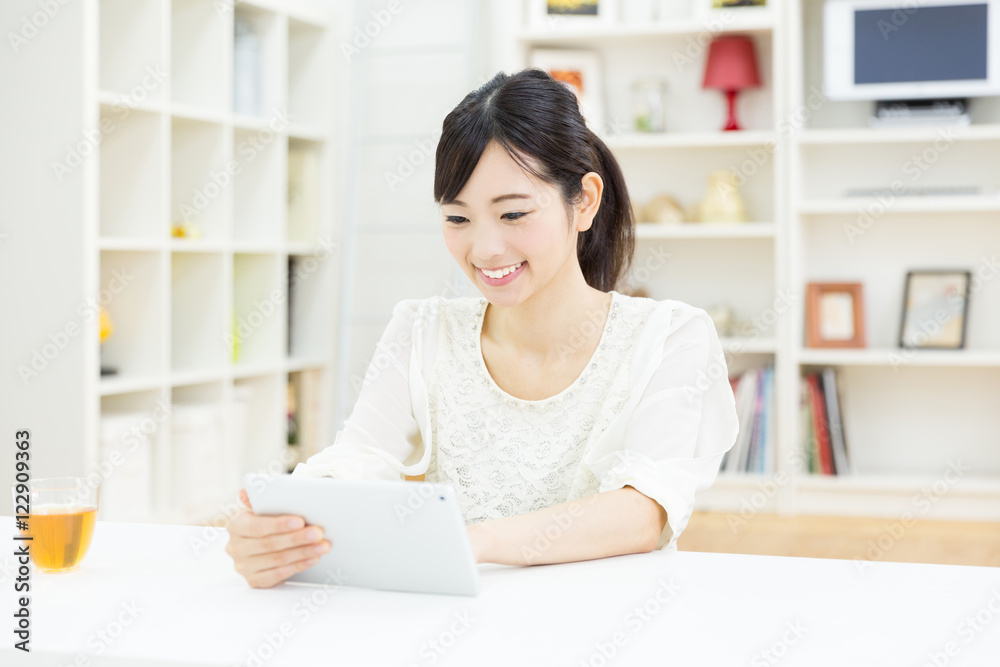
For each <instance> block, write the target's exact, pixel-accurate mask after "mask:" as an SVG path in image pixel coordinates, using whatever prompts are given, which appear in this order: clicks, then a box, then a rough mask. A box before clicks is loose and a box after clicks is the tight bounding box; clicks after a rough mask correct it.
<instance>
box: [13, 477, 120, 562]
mask: <svg viewBox="0 0 1000 667" xmlns="http://www.w3.org/2000/svg"><path fill="white" fill-rule="evenodd" d="M11 492H12V493H13V494H14V513H15V521H16V522H17V527H18V528H19V529H20V532H21V535H22V536H25V537H30V538H31V539H30V540H24V541H23V542H22V543H24V544H27V545H28V553H29V555H30V556H31V561H32V562H33V563H34V564H35V569H36V570H37V571H39V572H73V571H74V570H77V569H79V567H80V561H82V560H83V557H84V556H85V555H86V554H87V549H89V548H90V541H91V538H92V537H93V536H94V525H95V523H96V522H97V507H98V501H99V499H100V495H101V484H100V482H99V481H96V480H94V479H89V480H88V479H87V478H84V477H49V478H45V479H33V480H31V481H29V482H22V483H18V484H13V485H11ZM25 509H27V510H28V512H27V518H23V516H24V510H25Z"/></svg>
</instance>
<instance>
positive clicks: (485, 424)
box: [292, 291, 739, 549]
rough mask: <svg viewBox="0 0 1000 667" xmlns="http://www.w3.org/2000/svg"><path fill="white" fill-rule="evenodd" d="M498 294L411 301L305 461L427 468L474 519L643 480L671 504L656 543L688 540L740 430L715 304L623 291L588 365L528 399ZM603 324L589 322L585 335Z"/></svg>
mask: <svg viewBox="0 0 1000 667" xmlns="http://www.w3.org/2000/svg"><path fill="white" fill-rule="evenodd" d="M485 306H486V300H485V299H482V298H471V297H467V298H458V299H445V298H442V297H431V298H428V299H410V300H405V301H401V302H400V303H398V304H397V305H396V307H395V309H394V310H393V316H392V320H391V321H390V322H389V325H388V326H387V327H386V330H385V333H384V334H383V335H382V338H381V340H379V342H378V345H377V347H376V351H375V355H374V356H373V358H372V361H371V363H370V364H369V367H368V371H367V373H366V375H365V379H364V382H363V384H362V388H361V393H360V395H359V397H358V400H357V403H356V404H355V406H354V410H353V412H352V413H351V416H350V417H349V418H348V419H347V421H346V422H345V423H344V428H343V429H342V430H341V431H339V432H338V433H337V437H336V441H335V442H334V444H333V445H331V446H330V447H327V448H326V449H324V450H323V451H321V452H319V453H318V454H316V455H314V456H312V457H310V458H309V460H308V461H306V462H304V463H299V464H298V466H296V468H295V470H294V471H293V473H292V474H293V475H305V476H313V477H321V476H332V477H340V478H356V479H387V480H399V479H402V477H403V475H408V476H416V475H422V474H423V475H425V480H426V481H428V482H444V483H450V484H451V485H452V486H453V487H454V488H455V491H456V495H457V497H458V499H459V502H460V504H461V507H462V511H463V516H464V518H465V521H466V523H474V522H477V521H484V520H487V519H494V518H500V517H506V516H513V515H517V514H522V513H525V512H532V511H535V510H539V509H542V508H545V507H549V506H551V505H555V504H558V503H562V502H566V501H568V500H573V499H576V498H580V497H583V496H587V495H590V494H594V493H601V492H604V491H611V490H614V489H620V488H622V487H624V486H625V485H630V486H632V487H634V488H635V489H636V490H638V491H639V492H641V493H643V494H644V495H646V496H648V497H649V498H652V499H653V500H655V501H656V502H657V503H659V504H660V505H661V506H662V507H663V508H664V509H665V510H666V512H667V525H666V526H665V527H664V530H663V533H662V534H661V535H660V539H659V542H658V544H657V548H658V549H676V540H677V537H678V536H679V535H680V534H681V531H683V530H684V527H685V526H686V525H687V522H688V520H689V519H690V517H691V510H692V508H693V506H694V497H695V493H697V492H698V491H701V490H703V489H707V488H708V487H709V486H711V484H712V482H713V481H714V479H715V475H716V473H717V472H718V470H719V464H720V462H721V460H722V456H723V455H724V454H725V453H726V452H727V451H728V450H729V449H730V447H732V446H733V444H734V443H735V441H736V435H737V432H738V430H739V426H738V423H737V417H736V405H735V400H734V397H733V392H732V390H731V388H730V384H729V380H728V370H727V367H726V360H725V356H724V354H723V352H722V346H721V344H720V342H719V338H718V335H717V334H716V331H715V326H714V324H713V322H712V320H711V319H710V318H709V316H708V314H707V313H706V312H705V311H704V310H703V309H701V308H695V307H693V306H690V305H688V304H686V303H683V302H680V301H675V300H669V299H668V300H665V301H654V300H652V299H647V298H639V297H630V296H627V295H624V294H620V293H618V292H616V291H612V292H611V310H610V313H607V314H606V315H602V317H601V318H600V319H602V320H603V327H604V328H603V331H602V334H601V339H600V343H599V344H598V346H597V349H596V350H595V351H594V354H593V356H592V357H591V359H590V361H589V362H588V363H587V366H586V367H585V369H584V371H583V373H582V374H581V375H580V376H579V377H578V378H577V379H576V380H575V381H574V382H573V383H572V384H571V385H570V386H569V387H567V388H566V389H564V390H563V391H561V392H559V393H558V394H556V395H555V396H551V397H549V398H546V399H543V400H539V401H529V400H524V399H520V398H517V397H515V396H511V395H510V394H507V393H506V392H505V391H503V390H502V389H500V387H499V386H498V385H497V384H496V382H495V381H494V380H493V378H492V377H491V376H490V374H489V372H488V370H487V368H486V364H485V363H484V361H483V354H482V348H481V343H480V340H481V339H480V337H481V333H482V324H483V317H484V312H485ZM600 324H601V322H599V321H598V322H596V323H594V324H592V325H589V324H585V325H583V326H582V327H581V332H580V333H581V334H584V335H582V336H581V340H582V339H583V338H586V335H585V334H586V331H583V329H585V328H586V326H594V327H597V326H599V325H600ZM568 344H569V345H572V338H571V339H570V341H569V342H568Z"/></svg>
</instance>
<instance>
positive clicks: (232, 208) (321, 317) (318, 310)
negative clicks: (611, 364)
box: [81, 0, 344, 523]
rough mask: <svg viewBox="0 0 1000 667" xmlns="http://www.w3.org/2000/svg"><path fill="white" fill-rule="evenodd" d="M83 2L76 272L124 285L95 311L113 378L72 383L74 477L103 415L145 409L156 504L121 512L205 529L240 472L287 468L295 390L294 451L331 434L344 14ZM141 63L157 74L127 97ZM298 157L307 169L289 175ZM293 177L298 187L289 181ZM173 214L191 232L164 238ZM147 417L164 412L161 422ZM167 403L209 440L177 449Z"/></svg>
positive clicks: (264, 4) (308, 8)
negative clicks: (250, 64) (82, 142)
mask: <svg viewBox="0 0 1000 667" xmlns="http://www.w3.org/2000/svg"><path fill="white" fill-rule="evenodd" d="M86 4H88V7H87V9H86V11H87V12H90V13H91V14H90V15H92V16H95V17H96V20H95V22H94V23H93V25H92V27H91V28H90V29H89V32H88V33H86V34H85V40H84V44H85V48H87V49H93V53H94V55H93V57H92V58H90V59H89V60H87V59H86V58H85V62H91V63H93V66H94V69H95V71H94V74H93V76H91V77H85V82H86V83H87V87H86V90H85V94H84V97H83V99H84V107H85V108H84V109H82V110H81V112H82V113H83V114H84V117H85V118H93V119H95V120H96V121H97V122H100V121H102V120H105V121H107V122H108V123H110V124H111V126H112V127H113V131H111V132H109V133H108V134H107V136H106V137H105V138H104V140H103V141H102V142H101V145H100V149H99V156H98V157H97V158H95V160H94V161H93V165H87V166H86V167H85V168H92V169H93V170H94V175H95V177H94V178H92V179H91V180H90V181H89V184H88V187H91V188H93V191H94V192H93V196H92V197H90V198H89V201H92V202H93V204H92V206H90V208H89V209H87V210H86V211H85V215H87V216H93V219H94V220H95V221H96V224H95V225H94V226H93V227H92V229H93V230H94V232H93V234H92V238H90V239H89V242H88V243H86V244H85V246H84V250H83V252H84V254H85V260H84V267H85V271H86V272H92V273H91V275H92V276H93V284H96V285H98V288H99V289H104V288H105V287H106V286H107V285H108V283H109V281H110V280H111V278H112V277H113V276H114V272H116V271H119V272H121V271H124V272H125V273H127V274H128V275H130V276H132V279H131V281H130V282H129V283H128V285H127V287H126V288H125V289H124V290H122V291H121V293H120V294H117V295H115V296H114V298H113V299H112V300H111V302H110V304H109V305H108V311H109V314H110V316H111V320H112V322H113V325H114V332H113V334H112V336H111V338H110V339H109V340H108V342H106V343H105V344H104V345H103V347H102V349H101V352H100V360H101V363H102V364H104V365H110V366H114V367H115V368H116V369H117V371H118V372H117V374H116V375H113V376H105V377H98V371H97V364H96V363H93V364H91V363H88V364H87V368H86V369H85V373H84V376H85V383H84V401H85V404H86V405H87V406H88V409H91V410H93V412H92V413H91V417H90V418H89V422H90V423H91V424H92V426H93V427H92V428H90V429H88V432H87V433H86V434H85V436H84V438H83V443H84V444H83V447H84V456H83V457H82V459H83V467H84V470H87V471H89V470H91V469H92V468H93V467H94V465H95V464H99V463H100V459H101V450H100V445H101V435H100V434H101V425H102V423H103V422H104V420H105V419H108V418H111V417H114V416H116V415H120V414H125V413H128V414H139V415H146V416H148V417H150V418H152V419H154V420H155V421H156V430H155V434H154V435H153V437H152V438H151V441H150V447H151V454H152V462H153V465H152V466H151V470H150V478H149V479H148V487H149V488H150V489H151V490H152V495H153V502H152V504H151V505H150V506H149V507H148V508H147V509H146V511H145V512H144V513H143V514H142V515H141V516H138V517H132V518H133V519H137V520H143V521H154V522H159V521H165V522H178V523H184V522H207V521H213V520H218V518H219V517H221V516H224V514H223V504H225V503H227V502H230V501H232V500H233V499H234V498H235V497H236V493H237V491H238V489H239V486H240V483H241V480H242V475H243V473H245V472H251V471H270V472H279V471H281V470H284V469H285V467H284V466H287V462H288V456H287V453H286V447H287V443H286V438H287V431H286V427H287V424H286V421H287V407H288V406H287V385H288V383H289V380H290V378H292V379H295V378H296V377H297V376H300V375H308V376H309V384H310V386H311V387H313V388H314V389H313V392H314V400H316V401H318V404H316V405H314V406H313V408H312V409H313V411H314V413H315V414H317V415H320V417H321V419H320V420H319V423H316V424H311V425H310V427H309V434H308V442H303V445H302V447H301V448H299V449H307V450H316V449H319V448H322V447H323V446H325V444H326V442H325V441H326V440H327V438H328V436H329V432H330V426H331V424H330V423H329V417H328V416H327V415H332V411H333V407H332V406H333V404H334V391H333V390H334V386H335V378H334V376H335V364H334V359H335V353H336V349H337V342H336V328H335V326H334V322H335V321H336V318H337V307H338V306H337V296H336V295H337V291H338V286H337V276H338V273H339V270H340V269H339V265H340V260H341V258H340V257H339V252H333V253H330V252H328V250H327V249H328V248H330V247H333V248H335V249H336V248H339V243H338V234H339V224H338V223H336V216H335V213H334V206H335V205H336V201H335V199H334V197H335V195H334V193H333V192H332V191H333V190H334V185H335V183H336V174H335V170H336V168H337V164H336V163H335V158H336V155H337V154H338V151H339V150H340V149H339V146H338V145H337V143H336V142H337V141H338V137H339V134H338V132H337V130H338V128H339V126H338V122H339V121H338V116H337V114H338V111H339V110H338V108H337V107H336V106H335V105H334V103H333V102H334V99H335V95H336V93H335V91H336V90H337V88H338V86H343V85H344V81H343V76H342V72H340V71H339V67H340V65H339V62H338V54H337V52H336V44H337V43H338V42H337V40H338V39H339V33H338V30H339V27H338V21H337V18H338V16H337V15H336V14H335V13H334V12H332V11H327V10H326V9H324V8H323V7H322V6H321V5H319V4H318V3H305V2H290V3H285V2H276V1H271V0H252V1H246V2H242V1H241V2H237V3H235V4H234V3H230V2H215V1H213V0H88V2H87V3H86ZM237 18H239V19H243V20H245V21H246V23H247V25H249V26H251V27H252V30H253V33H254V35H255V36H256V38H257V41H258V44H259V65H260V67H259V77H258V78H257V87H258V95H259V107H258V110H259V113H258V114H256V115H247V114H245V113H239V114H237V113H235V112H234V106H233V105H234V84H233V79H234V21H235V20H236V19H237ZM148 68H153V71H161V72H164V73H166V75H165V76H162V77H161V78H162V81H160V82H159V83H157V84H156V85H155V86H154V87H152V88H151V89H150V90H148V91H147V92H146V94H144V95H143V99H142V100H141V101H138V102H136V101H135V100H134V97H135V96H134V93H133V91H135V90H136V87H137V86H141V85H142V82H143V78H144V76H146V75H147V74H148V71H149V70H148ZM148 80H149V79H148V77H147V81H148ZM123 100H125V102H124V103H125V104H126V105H127V106H123ZM285 112H287V113H288V114H289V115H290V117H291V122H289V121H288V119H287V117H286V116H285V115H284V114H285ZM85 126H86V123H85ZM303 155H305V156H307V160H308V164H309V167H308V170H307V171H301V172H300V171H297V169H298V165H299V164H300V162H298V160H300V158H302V156H303ZM290 162H291V163H292V168H291V169H290V166H289V165H290ZM233 165H236V166H237V167H238V169H236V170H234V169H232V166H233ZM300 173H301V174H306V176H304V178H307V179H308V180H309V181H310V182H308V183H303V182H300V181H296V180H295V179H296V178H298V176H297V174H300ZM290 189H291V190H293V191H294V196H292V193H290ZM182 220H186V221H187V222H189V223H191V224H193V225H195V226H196V227H197V229H198V232H199V236H198V237H197V238H174V237H173V236H172V232H171V229H172V226H173V224H174V223H177V222H179V221H182ZM307 263H308V266H306V268H307V269H308V270H305V271H303V270H302V269H303V267H304V266H305V265H306V264H307ZM297 273H298V274H301V279H299V280H296V281H295V284H294V286H291V284H290V281H289V277H290V275H291V276H295V275H296V274H297ZM240 322H243V323H246V324H247V328H246V329H245V331H246V334H245V335H244V334H241V333H240V332H239V330H238V329H237V330H236V331H237V335H238V336H239V338H240V344H239V351H238V354H236V353H234V349H233V346H232V343H231V341H232V337H233V334H234V327H237V326H238V325H239V323H240ZM91 340H93V339H91ZM94 344H95V345H96V340H95V341H94ZM90 359H91V360H92V361H94V362H96V360H97V355H96V354H94V355H92V356H91V357H90ZM158 405H159V406H167V409H169V410H170V416H169V417H167V418H162V417H160V418H158V419H157V418H156V412H155V411H156V409H157V406H158ZM181 406H195V407H198V408H213V409H214V413H213V414H214V415H216V416H215V417H213V418H212V419H213V425H212V426H211V429H214V430H209V431H207V432H208V433H214V434H215V436H214V437H211V438H209V439H207V440H206V439H205V438H202V440H200V441H197V440H195V441H192V440H190V439H188V438H187V435H186V434H187V433H188V432H189V431H187V430H185V429H187V428H188V427H189V425H186V424H179V423H178V422H177V416H178V414H179V413H178V411H177V410H176V409H177V408H180V407H181ZM203 414H206V415H207V414H210V413H209V412H204V413H203ZM201 432H202V433H205V432H206V431H201ZM191 447H195V449H193V450H191V451H188V450H189V449H190V448H191ZM186 448H187V449H186ZM191 457H195V458H193V459H192V458H191ZM199 461H200V463H199ZM109 481H110V482H112V483H113V475H112V477H111V479H110V480H109ZM112 518H114V517H112Z"/></svg>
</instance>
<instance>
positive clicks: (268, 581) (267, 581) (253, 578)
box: [244, 558, 319, 588]
mask: <svg viewBox="0 0 1000 667" xmlns="http://www.w3.org/2000/svg"><path fill="white" fill-rule="evenodd" d="M318 562H319V558H309V559H306V560H300V561H298V562H296V563H290V564H288V565H282V566H281V567H276V568H273V569H270V570H263V571H261V572H254V573H253V574H249V575H244V577H245V579H246V580H247V583H248V584H250V586H251V587H252V588H271V587H272V586H276V585H278V584H280V583H281V582H283V581H284V580H285V579H288V578H289V577H290V576H292V575H293V574H297V573H298V572H302V571H303V570H305V569H308V568H310V567H312V566H313V565H315V564H316V563H318Z"/></svg>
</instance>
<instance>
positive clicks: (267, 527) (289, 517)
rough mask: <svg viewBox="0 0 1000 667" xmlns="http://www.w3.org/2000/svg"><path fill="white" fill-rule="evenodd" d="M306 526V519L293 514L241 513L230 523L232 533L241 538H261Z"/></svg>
mask: <svg viewBox="0 0 1000 667" xmlns="http://www.w3.org/2000/svg"><path fill="white" fill-rule="evenodd" d="M305 525H306V522H305V519H303V518H302V517H300V516H295V515H293V514H276V515H263V514H254V513H253V512H241V513H240V514H238V515H236V516H235V517H234V518H233V520H232V521H231V522H230V526H231V528H230V532H231V533H233V534H235V535H238V536H240V537H258V538H259V537H267V536H268V535H277V534H279V533H287V532H289V531H293V530H299V529H301V528H302V527H303V526H305Z"/></svg>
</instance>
